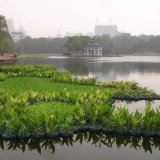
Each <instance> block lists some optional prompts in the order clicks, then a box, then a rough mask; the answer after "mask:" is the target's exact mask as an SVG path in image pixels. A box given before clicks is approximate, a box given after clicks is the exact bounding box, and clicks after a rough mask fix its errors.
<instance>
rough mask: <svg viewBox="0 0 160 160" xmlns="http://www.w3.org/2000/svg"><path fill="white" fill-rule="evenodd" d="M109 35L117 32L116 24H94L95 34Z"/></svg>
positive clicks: (111, 35)
mask: <svg viewBox="0 0 160 160" xmlns="http://www.w3.org/2000/svg"><path fill="white" fill-rule="evenodd" d="M104 34H106V35H109V36H110V37H114V36H116V35H117V34H118V30H117V26H116V25H96V26H95V35H96V36H102V35H104Z"/></svg>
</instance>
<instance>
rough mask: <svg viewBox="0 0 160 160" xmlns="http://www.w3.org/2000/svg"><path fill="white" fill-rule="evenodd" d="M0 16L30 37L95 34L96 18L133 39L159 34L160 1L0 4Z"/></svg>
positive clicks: (18, 0)
mask: <svg viewBox="0 0 160 160" xmlns="http://www.w3.org/2000/svg"><path fill="white" fill-rule="evenodd" d="M0 14H2V15H4V16H5V17H6V18H12V19H13V20H14V23H15V26H16V27H17V28H18V27H19V26H20V25H22V26H23V27H24V29H25V30H26V31H27V34H28V35H30V36H32V37H42V36H44V37H47V36H55V35H56V33H57V32H58V30H59V31H60V33H61V34H62V35H64V34H65V32H83V33H85V32H94V25H95V24H96V23H97V18H98V24H103V25H105V24H109V19H111V23H112V24H117V25H118V30H119V31H123V32H130V33H131V34H132V35H139V34H154V35H156V34H160V0H0Z"/></svg>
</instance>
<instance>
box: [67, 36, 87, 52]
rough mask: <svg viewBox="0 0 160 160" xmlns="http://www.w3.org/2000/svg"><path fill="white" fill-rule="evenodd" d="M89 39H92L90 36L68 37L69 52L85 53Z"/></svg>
mask: <svg viewBox="0 0 160 160" xmlns="http://www.w3.org/2000/svg"><path fill="white" fill-rule="evenodd" d="M89 38H90V37H88V36H74V37H68V40H67V41H66V44H65V47H66V48H67V50H68V51H71V52H78V51H83V49H84V47H85V45H86V43H87V41H88V40H89Z"/></svg>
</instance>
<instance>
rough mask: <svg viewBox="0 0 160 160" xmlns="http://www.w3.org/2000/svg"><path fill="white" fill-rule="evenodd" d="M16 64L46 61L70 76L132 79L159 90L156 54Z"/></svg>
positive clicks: (159, 64)
mask: <svg viewBox="0 0 160 160" xmlns="http://www.w3.org/2000/svg"><path fill="white" fill-rule="evenodd" d="M17 64H42V65H43V64H48V65H55V66H56V67H57V68H58V69H65V70H69V71H70V72H71V73H73V74H74V75H79V76H86V77H88V76H89V77H91V76H96V77H98V80H101V81H113V80H114V81H121V80H131V81H132V80H133V81H137V82H139V83H140V84H141V85H143V86H147V87H149V88H150V89H153V90H154V91H156V92H157V93H160V89H159V86H160V57H159V56H143V57H142V56H124V57H99V58H96V57H88V58H80V57H55V56H50V57H48V58H34V59H31V58H26V59H19V60H18V61H17Z"/></svg>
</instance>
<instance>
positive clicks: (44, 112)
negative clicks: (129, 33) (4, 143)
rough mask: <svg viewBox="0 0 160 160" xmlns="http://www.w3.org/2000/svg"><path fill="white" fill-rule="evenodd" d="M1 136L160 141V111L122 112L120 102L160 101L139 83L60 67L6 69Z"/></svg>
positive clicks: (0, 88)
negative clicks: (97, 135)
mask: <svg viewBox="0 0 160 160" xmlns="http://www.w3.org/2000/svg"><path fill="white" fill-rule="evenodd" d="M0 95H1V96H0V136H1V137H2V138H4V139H10V138H44V137H48V138H54V137H69V136H73V134H74V133H79V132H82V131H88V132H102V133H112V134H113V133H115V134H124V135H132V136H147V137H154V136H158V137H159V136H160V127H159V126H160V110H159V109H156V110H155V109H153V108H152V106H151V105H150V104H146V108H145V112H144V113H141V112H140V111H138V110H137V111H136V112H134V113H130V112H129V110H128V109H127V108H125V107H121V108H118V109H117V108H116V107H115V105H114V102H115V100H136V101H138V100H149V101H151V100H155V99H160V96H159V95H157V94H156V93H155V92H153V91H152V90H149V89H148V88H146V87H140V86H139V85H138V84H137V83H136V82H128V81H126V82H124V81H121V82H99V81H97V80H96V78H88V79H85V78H78V77H75V76H73V75H71V74H70V73H69V72H68V71H58V70H56V68H55V67H54V66H33V65H27V66H17V65H14V66H0Z"/></svg>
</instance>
